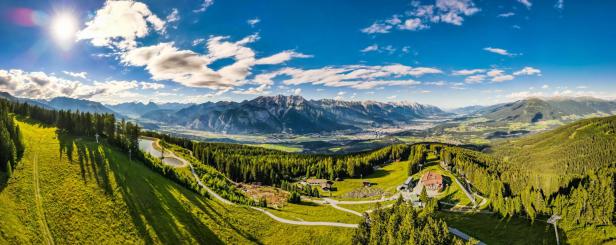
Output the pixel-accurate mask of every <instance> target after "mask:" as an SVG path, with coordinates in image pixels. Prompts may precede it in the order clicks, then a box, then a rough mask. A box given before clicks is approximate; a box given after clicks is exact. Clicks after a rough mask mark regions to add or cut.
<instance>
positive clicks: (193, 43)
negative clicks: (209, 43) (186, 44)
mask: <svg viewBox="0 0 616 245" xmlns="http://www.w3.org/2000/svg"><path fill="white" fill-rule="evenodd" d="M204 42H205V38H197V39H195V40H193V41H192V46H197V45H199V44H202V43H204Z"/></svg>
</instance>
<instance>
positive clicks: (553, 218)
mask: <svg viewBox="0 0 616 245" xmlns="http://www.w3.org/2000/svg"><path fill="white" fill-rule="evenodd" d="M561 218H562V217H560V216H559V215H557V214H553V215H552V216H551V217H550V218H549V219H548V224H553V225H554V233H556V245H560V241H559V240H558V227H557V226H556V222H558V220H559V219H561Z"/></svg>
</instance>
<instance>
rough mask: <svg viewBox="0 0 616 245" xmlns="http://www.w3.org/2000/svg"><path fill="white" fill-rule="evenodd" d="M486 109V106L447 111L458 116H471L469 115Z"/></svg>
mask: <svg viewBox="0 0 616 245" xmlns="http://www.w3.org/2000/svg"><path fill="white" fill-rule="evenodd" d="M484 108H486V106H481V105H472V106H465V107H460V108H454V109H451V110H447V112H451V113H455V114H458V115H469V114H473V113H475V112H477V111H479V110H481V109H484Z"/></svg>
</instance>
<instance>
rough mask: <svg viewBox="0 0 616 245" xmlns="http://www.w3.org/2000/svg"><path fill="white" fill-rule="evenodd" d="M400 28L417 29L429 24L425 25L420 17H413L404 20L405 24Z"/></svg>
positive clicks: (424, 27)
mask: <svg viewBox="0 0 616 245" xmlns="http://www.w3.org/2000/svg"><path fill="white" fill-rule="evenodd" d="M398 28H400V29H401V30H409V31H417V30H423V29H426V28H428V26H427V25H424V24H423V23H422V21H421V19H419V18H411V19H407V20H405V21H404V24H403V25H399V26H398Z"/></svg>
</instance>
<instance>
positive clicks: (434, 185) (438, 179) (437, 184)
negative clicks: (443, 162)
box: [421, 171, 443, 191]
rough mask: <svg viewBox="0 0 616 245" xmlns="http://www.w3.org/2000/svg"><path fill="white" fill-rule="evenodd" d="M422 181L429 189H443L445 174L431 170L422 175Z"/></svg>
mask: <svg viewBox="0 0 616 245" xmlns="http://www.w3.org/2000/svg"><path fill="white" fill-rule="evenodd" d="M421 183H422V184H423V185H424V186H425V187H426V189H428V190H431V191H441V190H442V189H443V176H441V175H440V174H438V173H435V172H432V171H430V172H427V173H425V174H424V175H423V176H421Z"/></svg>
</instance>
